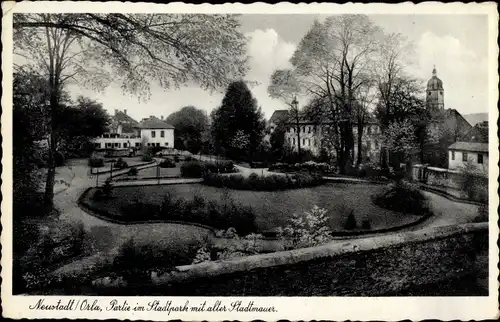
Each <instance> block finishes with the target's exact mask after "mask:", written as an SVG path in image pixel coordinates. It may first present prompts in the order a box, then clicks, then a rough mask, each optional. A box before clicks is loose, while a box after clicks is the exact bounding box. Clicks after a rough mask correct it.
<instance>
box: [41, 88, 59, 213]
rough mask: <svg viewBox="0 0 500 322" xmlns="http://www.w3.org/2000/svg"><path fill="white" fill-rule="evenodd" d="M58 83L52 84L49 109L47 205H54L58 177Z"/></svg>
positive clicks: (45, 194)
mask: <svg viewBox="0 0 500 322" xmlns="http://www.w3.org/2000/svg"><path fill="white" fill-rule="evenodd" d="M56 86H57V85H55V86H54V85H52V88H51V91H50V106H49V108H50V110H49V118H50V119H49V126H48V127H47V128H48V129H49V131H50V133H49V136H50V140H49V151H48V152H49V153H48V154H49V155H48V171H47V180H46V182H45V193H44V196H43V200H44V203H45V204H46V205H52V204H53V202H54V183H55V177H56V162H55V155H56V152H57V140H56V124H55V122H54V115H56V113H57V106H58V95H57V87H56Z"/></svg>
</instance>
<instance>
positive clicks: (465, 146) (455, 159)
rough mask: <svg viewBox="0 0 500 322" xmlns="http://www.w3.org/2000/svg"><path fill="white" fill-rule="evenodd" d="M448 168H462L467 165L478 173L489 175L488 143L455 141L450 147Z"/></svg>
mask: <svg viewBox="0 0 500 322" xmlns="http://www.w3.org/2000/svg"><path fill="white" fill-rule="evenodd" d="M448 151H449V152H448V153H449V156H448V158H449V161H448V169H450V170H460V169H462V168H464V167H465V166H467V165H470V166H472V167H473V168H474V169H475V170H476V171H477V172H478V173H480V174H484V175H488V144H487V143H478V142H455V143H453V144H452V145H450V147H449V148H448Z"/></svg>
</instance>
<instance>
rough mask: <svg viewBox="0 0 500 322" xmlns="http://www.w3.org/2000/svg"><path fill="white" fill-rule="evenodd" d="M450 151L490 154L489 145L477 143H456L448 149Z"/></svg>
mask: <svg viewBox="0 0 500 322" xmlns="http://www.w3.org/2000/svg"><path fill="white" fill-rule="evenodd" d="M448 150H460V151H471V152H485V153H488V144H487V143H477V142H455V143H453V144H452V145H450V146H449V147H448Z"/></svg>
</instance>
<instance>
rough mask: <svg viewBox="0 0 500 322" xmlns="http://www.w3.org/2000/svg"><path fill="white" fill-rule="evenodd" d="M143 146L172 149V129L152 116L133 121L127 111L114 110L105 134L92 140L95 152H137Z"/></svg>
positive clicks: (161, 120)
mask: <svg viewBox="0 0 500 322" xmlns="http://www.w3.org/2000/svg"><path fill="white" fill-rule="evenodd" d="M143 146H156V147H160V146H161V147H163V148H173V147H174V127H173V126H172V125H170V124H168V123H166V122H164V121H163V117H161V119H158V118H156V117H154V116H150V117H149V118H145V119H143V120H142V121H141V122H137V121H135V120H134V119H133V118H131V117H130V116H128V115H127V110H124V111H123V112H122V111H118V110H115V115H113V116H112V118H111V124H110V126H109V129H108V131H107V132H106V133H104V134H103V135H102V136H100V137H98V138H95V139H94V148H95V149H96V150H109V149H112V150H123V151H128V150H131V149H134V150H138V149H140V148H141V147H143Z"/></svg>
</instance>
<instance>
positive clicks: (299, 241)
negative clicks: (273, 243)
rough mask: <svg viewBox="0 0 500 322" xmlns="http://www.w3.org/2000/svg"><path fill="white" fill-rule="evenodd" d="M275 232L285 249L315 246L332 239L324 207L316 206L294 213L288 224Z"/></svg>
mask: <svg viewBox="0 0 500 322" xmlns="http://www.w3.org/2000/svg"><path fill="white" fill-rule="evenodd" d="M277 232H278V237H279V238H281V239H282V240H283V243H284V246H285V248H287V249H290V248H301V247H311V246H316V245H319V244H324V243H326V242H328V241H330V240H331V239H332V231H331V230H330V227H329V225H328V216H327V212H326V209H324V208H319V207H318V206H314V207H313V208H312V210H311V211H310V212H305V213H304V214H303V215H299V214H294V215H293V217H292V218H291V219H290V224H288V225H287V226H286V227H284V228H282V227H279V228H278V229H277Z"/></svg>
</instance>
